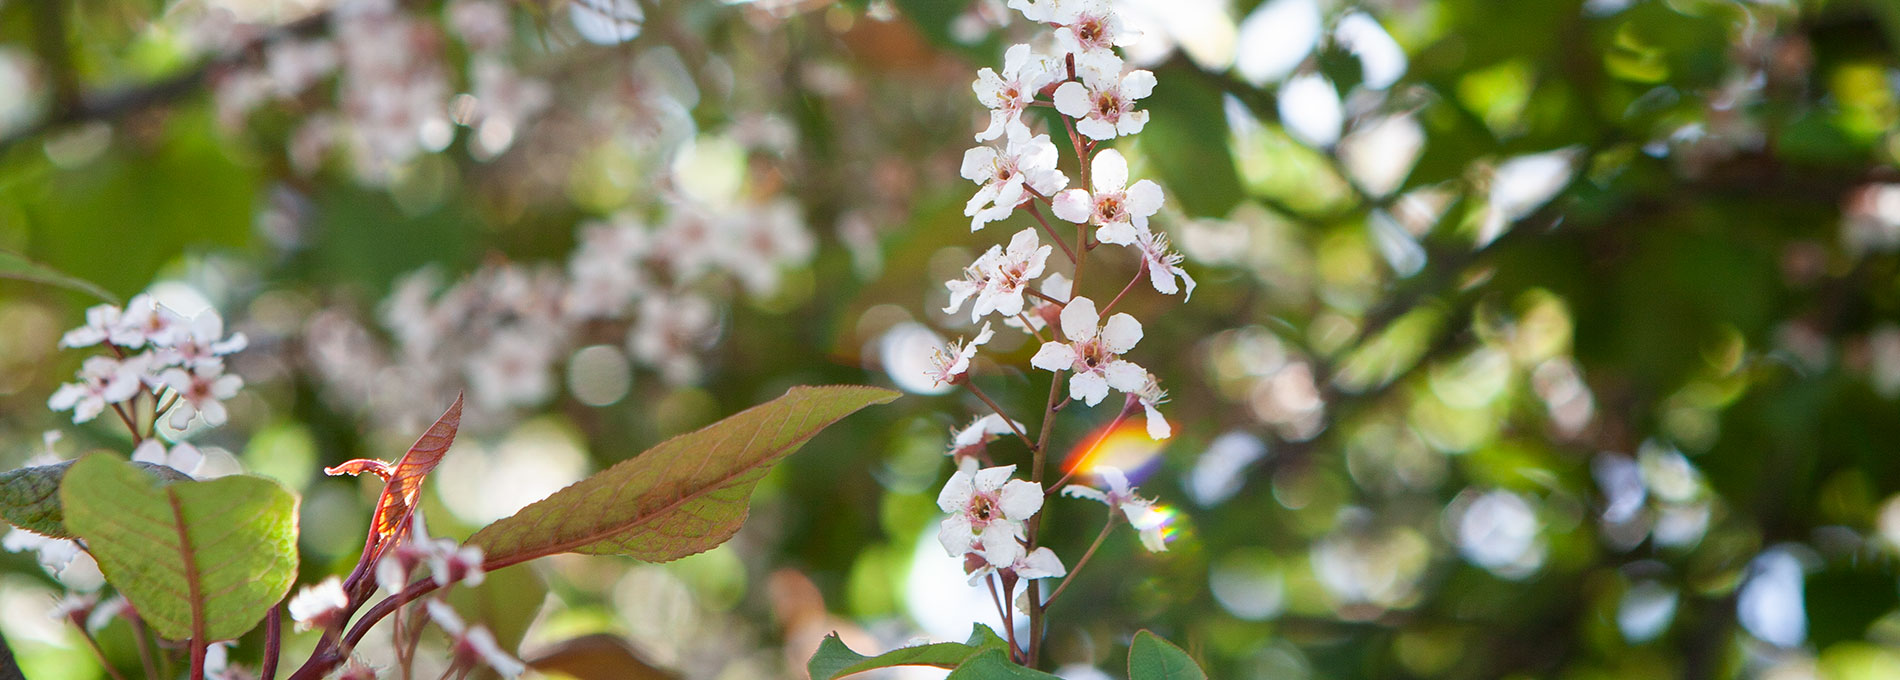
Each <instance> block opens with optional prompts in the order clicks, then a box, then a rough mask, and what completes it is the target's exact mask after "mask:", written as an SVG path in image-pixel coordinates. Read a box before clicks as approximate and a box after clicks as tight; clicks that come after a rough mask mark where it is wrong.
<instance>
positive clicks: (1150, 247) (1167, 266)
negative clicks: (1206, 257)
mask: <svg viewBox="0 0 1900 680" xmlns="http://www.w3.org/2000/svg"><path fill="white" fill-rule="evenodd" d="M1168 245H1169V244H1168V235H1167V234H1163V233H1161V232H1158V231H1144V232H1139V233H1137V234H1135V248H1137V249H1139V250H1140V251H1141V266H1142V268H1143V269H1146V270H1147V271H1148V283H1150V284H1152V285H1153V286H1154V287H1155V291H1156V292H1159V293H1162V294H1164V295H1173V294H1175V293H1176V292H1178V291H1180V290H1181V289H1182V288H1186V289H1187V294H1186V295H1185V296H1183V298H1182V299H1183V300H1184V301H1185V300H1191V299H1193V298H1194V277H1192V276H1188V273H1187V270H1186V269H1183V268H1181V260H1182V257H1181V254H1180V253H1177V252H1174V251H1172V250H1169V249H1168ZM1177 278H1178V279H1180V284H1181V285H1180V286H1176V285H1175V279H1177Z"/></svg>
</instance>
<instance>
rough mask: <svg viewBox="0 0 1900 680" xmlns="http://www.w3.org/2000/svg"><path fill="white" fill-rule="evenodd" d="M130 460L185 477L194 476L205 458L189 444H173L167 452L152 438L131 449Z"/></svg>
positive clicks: (161, 444) (163, 446) (196, 448)
mask: <svg viewBox="0 0 1900 680" xmlns="http://www.w3.org/2000/svg"><path fill="white" fill-rule="evenodd" d="M132 460H134V461H137V462H140V463H150V464H152V465H163V466H165V467H168V468H171V469H173V470H177V471H179V472H183V473H185V474H187V475H195V474H196V473H197V472H198V468H200V467H203V465H204V460H205V456H204V453H202V452H200V451H199V450H198V447H196V446H192V445H191V444H190V443H189V442H179V443H177V444H174V445H172V447H171V450H169V451H167V450H166V449H165V445H164V444H163V443H160V442H159V441H158V439H156V438H152V439H147V440H145V441H143V442H140V443H139V445H138V447H137V448H134V449H132Z"/></svg>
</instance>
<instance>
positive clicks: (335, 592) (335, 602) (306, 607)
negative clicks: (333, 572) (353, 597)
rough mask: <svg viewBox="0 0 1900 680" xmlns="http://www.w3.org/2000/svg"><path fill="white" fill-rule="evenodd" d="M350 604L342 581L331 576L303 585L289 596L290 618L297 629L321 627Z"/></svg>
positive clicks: (328, 623) (332, 620) (331, 620)
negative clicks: (294, 594) (293, 595)
mask: <svg viewBox="0 0 1900 680" xmlns="http://www.w3.org/2000/svg"><path fill="white" fill-rule="evenodd" d="M349 606H350V597H349V596H348V595H346V594H344V592H343V581H342V580H341V579H339V578H337V577H335V576H331V577H329V578H326V579H324V580H322V581H318V582H317V584H316V585H313V586H304V587H303V589H302V590H299V591H297V596H296V597H292V598H290V605H289V609H290V620H292V621H295V622H297V626H296V627H297V630H300V631H303V630H310V629H311V628H322V627H325V626H328V625H330V624H331V623H333V622H334V619H335V618H336V617H337V616H338V615H340V614H342V613H343V611H344V609H346V608H348V607H349Z"/></svg>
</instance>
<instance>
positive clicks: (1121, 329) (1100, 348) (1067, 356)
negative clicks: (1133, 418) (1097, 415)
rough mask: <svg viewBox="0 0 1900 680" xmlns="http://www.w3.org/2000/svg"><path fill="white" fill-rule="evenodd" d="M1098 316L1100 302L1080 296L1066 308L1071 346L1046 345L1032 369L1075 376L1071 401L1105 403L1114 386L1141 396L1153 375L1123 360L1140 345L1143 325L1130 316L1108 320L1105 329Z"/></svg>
mask: <svg viewBox="0 0 1900 680" xmlns="http://www.w3.org/2000/svg"><path fill="white" fill-rule="evenodd" d="M1099 323H1101V316H1100V315H1099V314H1097V313H1096V311H1095V301H1094V300H1090V299H1088V298H1085V297H1078V298H1075V299H1073V300H1070V301H1069V304H1067V305H1065V306H1064V307H1063V308H1062V335H1063V337H1066V338H1068V339H1069V342H1067V343H1063V342H1054V341H1051V342H1045V343H1043V345H1042V349H1040V350H1038V351H1037V352H1036V355H1035V356H1034V357H1031V358H1030V359H1029V365H1031V366H1035V367H1036V368H1040V369H1043V370H1045V371H1051V372H1058V371H1074V372H1075V376H1074V377H1072V378H1070V379H1069V398H1071V399H1079V400H1081V401H1083V402H1084V403H1087V404H1088V405H1090V406H1094V405H1096V404H1099V403H1101V402H1102V399H1103V398H1104V397H1107V396H1108V389H1109V388H1110V387H1113V388H1115V389H1117V390H1121V391H1122V392H1126V393H1129V394H1134V393H1136V392H1139V391H1140V390H1141V389H1142V388H1143V387H1144V386H1145V385H1146V384H1147V381H1148V372H1147V370H1145V369H1143V368H1142V367H1140V366H1137V365H1135V363H1134V362H1132V361H1128V360H1125V359H1122V358H1121V355H1122V353H1123V352H1127V351H1128V350H1130V349H1133V348H1134V346H1135V344H1136V343H1138V342H1141V322H1140V321H1136V320H1135V317H1132V316H1129V315H1128V314H1127V313H1124V312H1118V313H1116V314H1115V315H1114V316H1112V317H1109V319H1108V323H1107V324H1106V325H1100V326H1098V325H1097V324H1099Z"/></svg>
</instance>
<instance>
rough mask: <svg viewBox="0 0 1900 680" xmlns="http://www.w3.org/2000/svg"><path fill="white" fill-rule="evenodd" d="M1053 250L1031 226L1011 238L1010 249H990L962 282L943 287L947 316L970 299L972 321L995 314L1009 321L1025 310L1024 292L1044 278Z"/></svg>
mask: <svg viewBox="0 0 1900 680" xmlns="http://www.w3.org/2000/svg"><path fill="white" fill-rule="evenodd" d="M1053 251H1054V248H1053V247H1051V246H1048V245H1043V244H1042V242H1041V240H1040V238H1039V237H1037V235H1036V229H1035V228H1034V227H1030V228H1027V229H1024V230H1022V231H1019V232H1016V235H1015V236H1013V237H1010V239H1009V248H1007V249H1004V248H1003V247H1002V246H994V245H993V246H990V249H989V250H988V251H987V252H984V253H983V255H982V256H981V257H978V258H977V259H976V262H975V263H972V264H971V265H970V266H969V268H967V269H966V270H965V271H964V277H963V278H962V279H960V280H956V281H949V282H946V283H945V284H944V287H945V288H948V289H949V290H950V305H949V306H947V307H945V308H944V310H943V311H944V313H946V314H955V313H956V311H957V310H958V309H960V308H961V307H962V306H963V301H964V300H966V299H969V298H971V297H974V298H975V302H974V303H973V304H972V305H971V306H970V320H971V321H976V320H978V319H981V318H983V317H984V316H986V315H988V314H990V313H992V312H994V313H997V314H1001V315H1003V317H1004V318H1009V317H1012V316H1015V315H1017V314H1021V313H1022V311H1023V291H1024V288H1026V287H1027V286H1028V285H1029V282H1031V281H1034V280H1036V279H1037V278H1038V277H1040V276H1042V272H1043V269H1044V268H1045V267H1046V266H1047V265H1048V262H1049V253H1051V252H1053Z"/></svg>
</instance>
